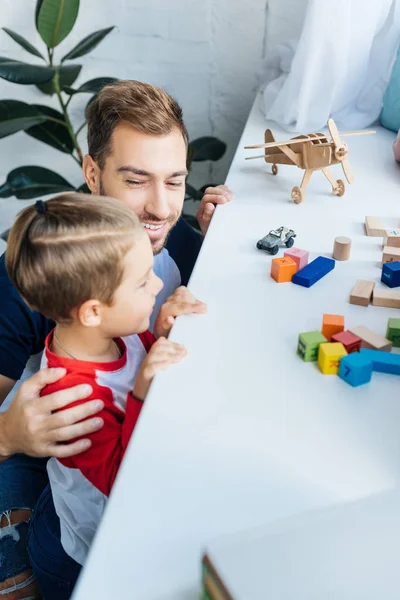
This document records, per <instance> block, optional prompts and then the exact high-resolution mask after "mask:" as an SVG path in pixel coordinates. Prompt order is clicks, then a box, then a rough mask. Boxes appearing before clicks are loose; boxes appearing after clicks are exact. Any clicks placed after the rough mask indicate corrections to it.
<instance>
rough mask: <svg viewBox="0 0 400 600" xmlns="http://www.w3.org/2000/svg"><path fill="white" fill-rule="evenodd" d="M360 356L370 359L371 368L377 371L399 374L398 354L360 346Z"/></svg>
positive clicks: (399, 358) (399, 361)
mask: <svg viewBox="0 0 400 600" xmlns="http://www.w3.org/2000/svg"><path fill="white" fill-rule="evenodd" d="M360 356H362V357H363V358H365V359H366V360H369V361H371V363H372V369H373V370H374V371H378V372H379V373H391V374H392V375H400V354H392V353H391V352H380V351H379V350H369V349H367V348H362V349H361V350H360Z"/></svg>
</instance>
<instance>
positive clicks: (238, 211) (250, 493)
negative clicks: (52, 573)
mask: <svg viewBox="0 0 400 600" xmlns="http://www.w3.org/2000/svg"><path fill="white" fill-rule="evenodd" d="M265 127H266V123H265V121H264V118H263V115H262V112H261V108H260V104H259V102H258V99H257V100H256V102H255V104H254V107H253V110H252V112H251V114H250V116H249V119H248V122H247V125H246V127H245V130H244V133H243V136H242V139H241V141H240V143H239V146H238V150H237V152H236V155H235V158H234V161H233V163H232V167H231V169H230V172H229V176H228V179H227V184H228V185H229V187H230V188H231V189H232V190H233V191H234V194H235V196H234V200H233V201H232V203H231V204H230V205H229V206H225V207H223V208H220V209H218V210H217V212H216V214H215V216H214V218H213V221H212V225H211V227H210V230H209V232H208V234H207V237H206V240H205V242H204V245H203V248H202V251H201V254H200V257H199V260H198V262H197V265H196V267H195V270H194V273H193V275H192V278H191V281H190V286H189V287H190V289H191V290H192V292H193V293H194V294H196V295H197V296H198V297H199V298H200V299H202V300H204V301H205V302H207V304H208V313H207V315H205V316H196V317H184V318H181V319H180V320H178V322H177V324H176V325H175V327H174V330H173V332H172V339H174V340H177V341H179V342H182V343H184V344H185V345H186V347H187V348H188V351H189V356H188V358H187V359H186V360H185V362H184V363H182V364H181V365H179V366H176V367H173V368H171V369H170V370H169V371H167V372H165V373H163V374H162V375H161V376H159V377H158V378H157V379H156V381H155V382H154V384H153V386H152V389H151V391H150V394H149V396H148V398H147V400H146V404H145V407H144V411H143V413H142V416H141V419H140V422H139V424H138V427H137V429H136V430H135V432H134V435H133V438H132V441H131V444H130V447H129V450H128V453H127V455H126V458H125V460H124V464H123V465H122V468H121V473H120V475H119V477H118V480H117V482H116V485H115V488H114V490H113V493H112V496H111V499H110V502H109V505H108V507H107V511H106V514H105V517H104V519H103V522H102V525H101V527H100V529H99V532H98V535H97V537H96V540H95V542H94V545H93V548H92V551H91V554H90V557H89V560H88V562H87V566H86V568H85V571H84V573H83V576H82V578H81V582H80V585H79V586H78V588H77V593H76V595H75V597H74V598H75V600H83V599H85V600H87V598H96V599H97V600H103V599H104V600H106V599H107V600H108V599H109V598H121V599H122V598H137V599H140V600H167V599H168V600H172V599H173V600H194V599H196V598H198V593H199V589H200V575H201V569H200V565H201V556H202V552H203V550H204V549H205V548H206V547H207V544H208V543H209V542H210V540H212V539H213V538H217V537H218V536H220V535H225V534H229V533H234V532H236V531H241V530H244V529H246V528H249V527H254V526H258V525H262V524H265V523H268V522H270V521H273V520H276V519H279V518H283V517H288V516H291V515H295V514H298V513H301V512H303V511H305V510H309V509H313V508H322V507H325V506H329V505H333V504H339V503H341V502H344V501H349V500H353V499H357V498H361V497H365V496H368V495H370V494H373V493H377V492H380V491H384V490H389V489H392V488H394V487H395V486H397V485H398V484H399V481H400V435H399V423H400V398H399V390H400V386H399V383H400V380H399V378H398V377H396V376H390V375H384V374H379V373H374V375H373V379H372V382H371V383H370V384H368V385H364V386H361V387H359V388H352V387H350V386H349V385H347V384H346V383H344V382H343V381H342V380H341V379H339V377H336V376H324V375H322V374H321V373H320V372H319V370H318V367H317V366H316V364H315V363H304V362H303V361H302V360H300V359H299V358H298V357H297V356H296V346H297V338H298V335H299V333H300V332H303V331H310V330H315V329H320V327H321V321H322V315H323V313H338V314H344V315H345V323H346V328H348V327H353V326H356V325H361V324H363V325H366V326H367V327H370V328H371V329H373V330H374V331H376V332H378V333H381V334H384V333H385V332H386V324H387V319H388V317H390V316H400V313H399V311H398V310H397V311H396V310H389V309H386V308H380V307H373V306H369V307H368V308H364V307H359V306H353V305H350V304H349V302H348V299H349V294H350V291H351V289H352V287H353V285H354V283H355V281H356V280H357V279H371V280H375V281H376V282H377V286H378V287H380V286H381V285H382V287H383V284H381V283H380V259H381V255H382V240H381V239H380V238H372V237H366V236H365V234H364V225H363V224H364V219H365V215H379V216H381V217H382V218H383V221H384V223H385V225H386V226H387V227H396V226H400V168H399V166H398V165H397V164H396V163H395V162H394V160H393V154H392V147H391V146H392V142H393V140H394V137H395V136H394V134H393V133H391V132H389V131H387V130H384V129H380V130H379V131H378V133H377V135H370V136H359V137H352V138H348V144H349V147H350V154H349V157H350V161H351V163H352V166H353V169H354V172H355V182H354V184H353V185H352V186H346V188H347V189H346V193H345V195H344V196H343V197H341V198H337V197H336V196H334V195H333V194H332V193H331V191H330V186H329V184H328V181H327V180H326V179H325V177H324V176H323V175H322V174H321V173H316V174H314V175H313V177H312V179H311V183H310V185H309V188H308V190H307V195H306V198H305V200H304V201H303V202H302V203H301V204H300V205H295V204H293V202H292V201H291V199H290V190H291V188H292V186H294V185H299V183H300V181H301V177H302V174H303V172H302V171H300V170H299V169H297V168H295V167H290V166H282V167H279V174H278V176H276V177H274V176H272V175H271V172H270V165H266V164H265V163H264V162H263V160H259V161H256V160H254V161H245V160H244V159H245V156H249V155H250V154H251V151H248V150H247V151H245V150H244V149H243V146H244V145H247V144H255V143H262V142H263V139H264V133H263V132H264V129H265ZM273 129H274V131H275V132H276V137H277V138H278V139H282V138H287V134H285V133H284V132H280V131H279V128H277V127H273ZM256 153H259V151H256ZM333 171H334V174H335V176H337V177H340V178H342V179H344V177H343V174H342V171H341V168H340V166H335V167H333ZM280 225H285V226H287V227H291V228H293V229H294V230H295V231H296V232H297V234H298V237H297V239H296V247H299V248H303V249H307V250H309V251H310V258H311V259H312V258H315V257H316V256H318V255H325V256H331V255H332V254H331V253H332V248H333V241H334V238H335V237H336V236H339V235H340V236H342V235H344V236H349V237H351V238H352V240H353V247H352V253H351V259H350V260H349V261H348V262H344V263H336V268H335V269H334V270H333V271H332V272H331V273H330V274H328V275H327V276H326V277H325V278H324V279H322V280H321V281H319V282H318V283H317V284H316V285H315V286H314V287H312V288H310V289H306V288H303V287H300V286H296V285H294V284H292V283H286V284H277V283H275V281H274V280H273V279H271V277H270V274H269V272H270V261H271V257H270V256H268V255H266V254H265V253H263V252H260V251H258V250H256V248H255V243H256V241H257V240H258V239H259V238H261V237H262V236H263V235H265V234H266V233H267V232H268V231H269V230H270V229H273V228H276V227H279V226H280ZM281 255H283V250H282V251H281V252H280V254H279V256H281Z"/></svg>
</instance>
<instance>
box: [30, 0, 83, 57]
mask: <svg viewBox="0 0 400 600" xmlns="http://www.w3.org/2000/svg"><path fill="white" fill-rule="evenodd" d="M78 11H79V0H43V2H42V5H41V7H40V9H39V16H38V30H39V33H40V35H41V38H42V40H43V41H44V43H45V44H46V45H47V47H48V48H55V47H56V46H58V44H59V43H60V42H62V41H63V39H65V38H66V37H67V35H68V34H69V33H70V31H71V29H72V28H73V26H74V25H75V21H76V17H77V16H78Z"/></svg>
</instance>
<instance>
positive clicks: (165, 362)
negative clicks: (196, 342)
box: [132, 337, 187, 401]
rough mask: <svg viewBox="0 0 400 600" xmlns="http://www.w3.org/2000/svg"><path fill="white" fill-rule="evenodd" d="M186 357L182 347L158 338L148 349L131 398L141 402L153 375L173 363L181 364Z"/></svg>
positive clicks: (185, 351)
mask: <svg viewBox="0 0 400 600" xmlns="http://www.w3.org/2000/svg"><path fill="white" fill-rule="evenodd" d="M186 355H187V350H186V348H185V347H184V346H182V345H181V344H176V343H175V342H170V341H169V340H167V339H165V338H163V337H160V339H159V340H157V341H156V342H155V343H154V344H153V345H152V347H151V348H150V352H149V353H148V355H147V356H146V358H145V359H144V361H143V363H142V366H141V367H140V369H139V372H138V374H137V377H136V381H135V386H134V388H133V392H132V394H133V396H134V397H135V398H137V399H138V400H142V401H143V400H144V399H145V398H146V395H147V392H148V390H149V387H150V384H151V382H152V381H153V378H154V375H155V374H156V373H158V372H159V371H164V370H165V369H167V368H168V367H169V366H170V365H172V364H173V363H178V362H181V360H182V359H183V358H185V356H186Z"/></svg>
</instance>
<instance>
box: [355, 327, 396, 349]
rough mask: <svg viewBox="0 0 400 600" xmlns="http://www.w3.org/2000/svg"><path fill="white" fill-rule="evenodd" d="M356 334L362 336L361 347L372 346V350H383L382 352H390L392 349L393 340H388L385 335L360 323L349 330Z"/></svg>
mask: <svg viewBox="0 0 400 600" xmlns="http://www.w3.org/2000/svg"><path fill="white" fill-rule="evenodd" d="M349 331H350V332H351V333H353V334H354V335H356V336H358V337H359V338H361V348H371V349H372V350H381V351H382V352H390V351H391V349H392V342H391V341H390V340H387V339H386V338H385V337H383V335H379V334H378V333H375V332H374V331H371V330H370V329H368V327H364V325H359V326H358V327H353V328H352V329H350V330H349Z"/></svg>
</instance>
